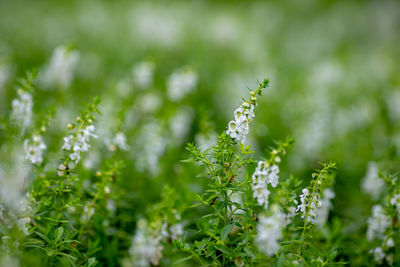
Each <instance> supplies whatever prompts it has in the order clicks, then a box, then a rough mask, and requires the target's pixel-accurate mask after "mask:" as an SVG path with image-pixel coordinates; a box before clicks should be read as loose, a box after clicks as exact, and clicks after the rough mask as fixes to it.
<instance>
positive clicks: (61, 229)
mask: <svg viewBox="0 0 400 267" xmlns="http://www.w3.org/2000/svg"><path fill="white" fill-rule="evenodd" d="M63 234H64V227H62V226H60V227H58V228H57V229H56V231H55V232H54V236H55V241H56V242H58V241H59V240H60V239H61V237H62V235H63Z"/></svg>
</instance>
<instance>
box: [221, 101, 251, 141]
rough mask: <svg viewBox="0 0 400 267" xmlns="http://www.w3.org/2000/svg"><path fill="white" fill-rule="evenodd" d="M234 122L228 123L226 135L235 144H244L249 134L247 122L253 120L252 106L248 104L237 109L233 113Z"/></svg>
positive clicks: (244, 103) (245, 103)
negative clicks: (235, 142)
mask: <svg viewBox="0 0 400 267" xmlns="http://www.w3.org/2000/svg"><path fill="white" fill-rule="evenodd" d="M234 116H235V120H233V121H230V122H229V124H228V130H227V131H226V134H227V135H229V136H230V137H232V138H234V139H235V140H236V141H237V142H240V143H242V144H244V143H245V142H246V137H247V135H248V134H249V122H251V121H252V120H253V119H254V105H253V104H249V103H248V102H243V104H242V105H241V106H240V107H239V108H237V109H236V110H235V112H234Z"/></svg>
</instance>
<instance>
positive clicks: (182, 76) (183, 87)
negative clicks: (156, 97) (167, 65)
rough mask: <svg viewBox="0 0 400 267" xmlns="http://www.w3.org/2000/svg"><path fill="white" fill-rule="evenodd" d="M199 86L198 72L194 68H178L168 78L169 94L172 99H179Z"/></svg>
mask: <svg viewBox="0 0 400 267" xmlns="http://www.w3.org/2000/svg"><path fill="white" fill-rule="evenodd" d="M196 86H197V74H196V73H195V72H193V71H192V70H178V71H175V72H174V73H172V74H171V75H170V76H169V77H168V80H167V95H168V98H169V99H170V100H171V101H174V102H176V101H179V100H181V99H182V98H183V97H184V96H185V95H187V94H188V93H190V92H192V91H193V90H194V89H195V88H196Z"/></svg>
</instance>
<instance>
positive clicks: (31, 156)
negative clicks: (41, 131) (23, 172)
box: [24, 135, 46, 165]
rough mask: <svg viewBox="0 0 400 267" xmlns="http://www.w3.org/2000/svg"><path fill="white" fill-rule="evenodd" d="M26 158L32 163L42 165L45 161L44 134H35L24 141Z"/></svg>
mask: <svg viewBox="0 0 400 267" xmlns="http://www.w3.org/2000/svg"><path fill="white" fill-rule="evenodd" d="M24 149H25V159H26V160H29V161H30V162H31V163H32V164H37V165H40V164H41V163H42V161H43V151H44V150H45V149H46V145H45V143H44V142H43V139H42V136H40V135H34V136H33V137H32V139H26V140H25V141H24Z"/></svg>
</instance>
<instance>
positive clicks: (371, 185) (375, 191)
mask: <svg viewBox="0 0 400 267" xmlns="http://www.w3.org/2000/svg"><path fill="white" fill-rule="evenodd" d="M361 187H362V189H363V191H364V192H365V193H367V194H369V195H370V196H371V197H372V198H373V199H378V197H379V196H380V194H381V193H382V191H383V189H384V187H385V182H384V181H383V180H382V179H381V178H380V177H379V175H378V166H377V165H376V163H375V162H369V163H368V168H367V173H366V174H365V176H364V179H363V180H362V182H361Z"/></svg>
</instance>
